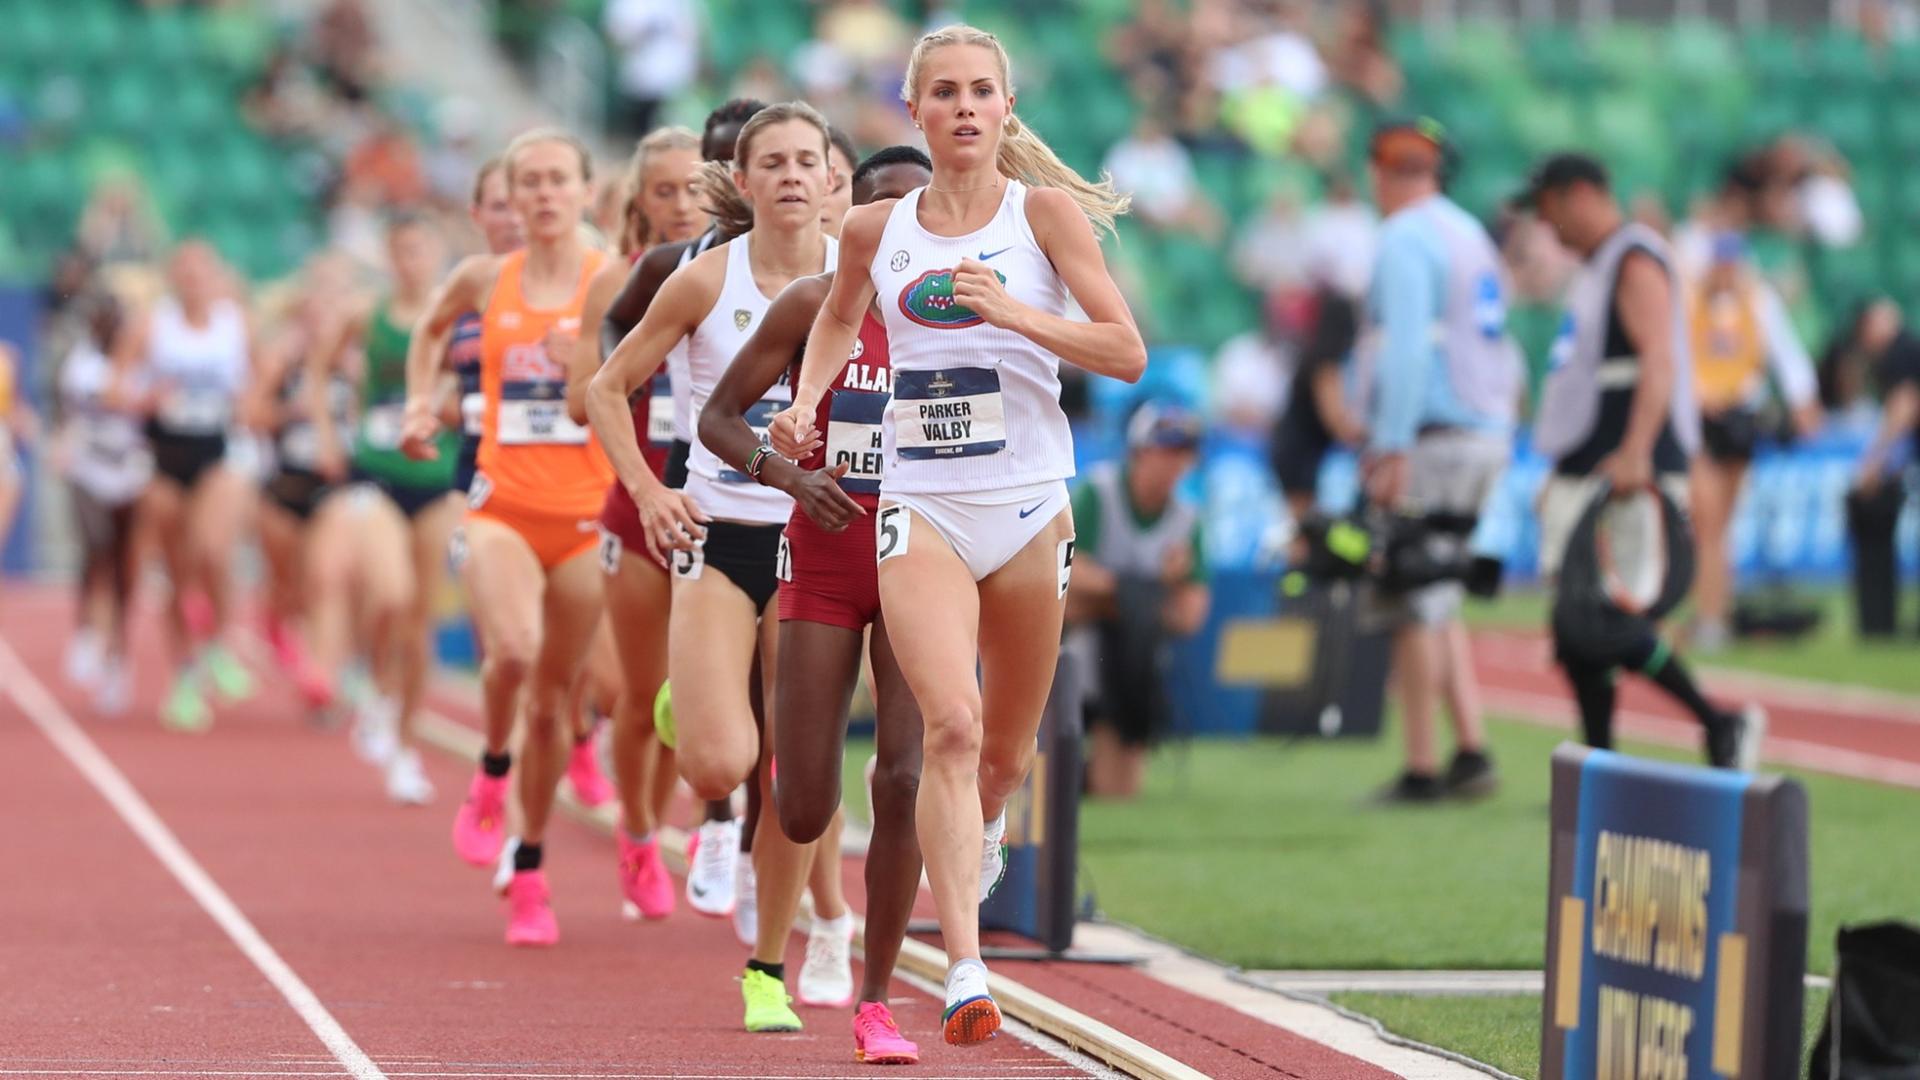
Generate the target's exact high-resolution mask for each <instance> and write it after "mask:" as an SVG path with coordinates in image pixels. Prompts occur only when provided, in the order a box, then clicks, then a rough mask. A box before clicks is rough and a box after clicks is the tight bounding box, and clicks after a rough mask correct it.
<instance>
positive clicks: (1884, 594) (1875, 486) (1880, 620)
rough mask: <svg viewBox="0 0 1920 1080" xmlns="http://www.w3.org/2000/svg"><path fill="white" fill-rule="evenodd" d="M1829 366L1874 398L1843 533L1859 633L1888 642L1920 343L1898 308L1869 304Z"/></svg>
mask: <svg viewBox="0 0 1920 1080" xmlns="http://www.w3.org/2000/svg"><path fill="white" fill-rule="evenodd" d="M1830 359H1832V360H1833V361H1834V363H1832V364H1831V365H1830V367H1831V369H1833V370H1835V371H1845V372H1850V373H1852V374H1851V375H1842V376H1840V378H1856V379H1857V378H1858V376H1859V375H1865V376H1866V377H1867V380H1870V381H1871V382H1872V383H1874V384H1875V385H1876V386H1877V388H1878V389H1879V391H1880V399H1881V413H1880V422H1879V425H1878V427H1877V428H1876V429H1875V431H1874V433H1873V438H1872V441H1871V442H1869V443H1868V444H1867V449H1866V452H1865V453H1863V454H1861V455H1860V462H1859V465H1858V466H1857V467H1856V469H1855V471H1854V478H1853V488H1852V490H1851V491H1849V492H1848V493H1847V533H1848V536H1849V539H1850V540H1851V541H1852V546H1853V586H1854V604H1855V609H1856V612H1857V615H1858V623H1857V625H1858V628H1859V632H1860V634H1861V636H1863V637H1887V636H1890V635H1892V634H1893V633H1894V632H1895V631H1896V630H1897V629H1898V625H1899V611H1898V608H1899V596H1900V568H1899V560H1898V558H1897V555H1896V548H1895V542H1894V535H1895V530H1896V529H1897V527H1898V523H1899V520H1900V514H1901V511H1902V509H1903V508H1904V507H1905V505H1906V503H1907V498H1908V496H1907V484H1906V475H1907V474H1908V473H1909V472H1910V471H1911V469H1912V468H1913V466H1914V464H1915V462H1916V461H1920V339H1917V338H1915V336H1914V334H1913V332H1912V331H1911V330H1909V329H1908V328H1907V327H1906V326H1905V325H1904V320H1903V318H1902V317H1901V314H1900V308H1899V306H1898V305H1896V304H1895V303H1893V302H1892V301H1891V300H1888V299H1885V298H1876V299H1874V300H1872V301H1870V302H1869V303H1867V304H1865V305H1863V306H1862V307H1861V308H1860V309H1859V311H1858V312H1856V313H1855V315H1854V318H1853V319H1852V320H1851V322H1850V323H1849V324H1848V327H1847V329H1846V331H1845V332H1844V333H1843V336H1842V338H1841V341H1840V342H1839V343H1838V345H1837V346H1836V347H1835V349H1834V351H1833V354H1832V355H1831V356H1830ZM1836 381H1838V380H1836Z"/></svg>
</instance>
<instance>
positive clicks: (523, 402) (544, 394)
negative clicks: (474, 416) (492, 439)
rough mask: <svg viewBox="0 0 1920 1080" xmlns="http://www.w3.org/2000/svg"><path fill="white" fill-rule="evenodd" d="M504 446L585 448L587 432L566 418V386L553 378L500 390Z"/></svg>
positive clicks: (500, 427)
mask: <svg viewBox="0 0 1920 1080" xmlns="http://www.w3.org/2000/svg"><path fill="white" fill-rule="evenodd" d="M499 423H500V426H499V438H500V445H502V446H585V445H586V444H587V429H586V428H583V427H581V426H580V425H579V424H576V423H574V422H573V418H572V417H570V416H568V415H567V399H566V384H564V383H562V382H559V381H558V380H554V379H541V380H538V381H532V382H512V383H508V384H506V385H505V386H504V387H502V388H501V399H500V421H499Z"/></svg>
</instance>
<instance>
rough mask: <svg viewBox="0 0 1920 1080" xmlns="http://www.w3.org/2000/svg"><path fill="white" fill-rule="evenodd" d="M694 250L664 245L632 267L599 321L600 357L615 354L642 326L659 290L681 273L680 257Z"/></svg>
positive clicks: (688, 244) (681, 245)
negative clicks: (634, 330) (622, 343)
mask: <svg viewBox="0 0 1920 1080" xmlns="http://www.w3.org/2000/svg"><path fill="white" fill-rule="evenodd" d="M692 246H693V245H692V243H691V242H690V241H683V242H681V243H678V244H661V245H659V246H658V247H655V248H654V249H652V250H651V251H648V252H647V253H646V254H645V255H642V256H640V261H639V262H637V263H634V264H633V270H632V271H631V272H630V273H628V274H627V278H626V281H625V282H624V283H623V284H622V285H621V286H620V292H619V293H618V294H617V295H616V296H614V298H613V303H612V304H610V305H608V307H607V315H606V318H604V319H601V320H600V349H601V355H603V356H612V355H613V350H614V349H616V348H618V347H619V346H620V341H621V339H622V338H624V337H626V336H627V335H628V334H630V333H632V332H633V328H634V327H636V326H639V325H640V320H641V318H643V317H644V316H645V315H646V314H647V308H649V307H651V306H653V298H654V297H655V296H658V295H659V294H660V286H662V285H665V284H666V283H667V279H668V278H670V277H672V276H673V272H674V271H675V270H677V269H679V267H680V257H681V256H682V255H684V254H686V252H687V249H688V248H690V247H692Z"/></svg>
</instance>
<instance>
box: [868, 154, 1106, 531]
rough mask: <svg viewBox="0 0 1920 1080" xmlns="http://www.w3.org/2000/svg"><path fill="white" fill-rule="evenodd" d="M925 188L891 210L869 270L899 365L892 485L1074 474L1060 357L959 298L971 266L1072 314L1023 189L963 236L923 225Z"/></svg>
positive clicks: (891, 416) (1010, 190)
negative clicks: (1031, 221)
mask: <svg viewBox="0 0 1920 1080" xmlns="http://www.w3.org/2000/svg"><path fill="white" fill-rule="evenodd" d="M925 190H926V189H925V188H921V189H919V190H917V191H913V192H910V193H909V194H908V195H907V196H906V197H904V198H902V199H901V200H900V201H899V202H898V203H895V204H894V207H893V212H892V214H891V215H890V216H889V217H888V218H887V225H886V228H885V230H884V231H883V232H882V233H881V235H880V246H879V248H878V249H877V250H876V251H875V252H874V257H873V264H872V266H871V267H870V268H869V270H870V273H871V274H872V277H873V284H874V288H875V290H876V293H877V295H878V298H879V305H880V311H881V314H882V316H883V317H884V318H885V319H886V325H887V345H888V352H889V355H890V356H891V358H892V364H893V402H892V404H891V406H890V407H889V408H888V410H887V422H886V426H885V432H884V435H885V438H884V442H885V452H886V478H885V481H884V483H883V488H884V490H885V491H888V492H893V491H898V492H900V493H902V494H913V493H925V494H943V493H964V492H971V491H992V490H998V489H1004V488H1013V487H1020V486H1024V485H1028V484H1037V483H1042V482H1045V481H1048V480H1060V479H1064V478H1066V477H1069V476H1072V475H1073V434H1072V432H1071V431H1069V430H1068V428H1067V417H1066V414H1065V413H1064V412H1062V411H1061V410H1060V358H1059V357H1057V356H1055V355H1053V354H1052V353H1050V352H1048V351H1047V350H1045V349H1043V348H1041V347H1040V346H1039V345H1036V344H1034V343H1033V342H1032V341H1030V340H1028V339H1027V338H1025V337H1022V336H1021V335H1019V334H1016V333H1014V332H1013V331H1011V330H1004V329H1001V328H1000V327H996V326H993V325H991V324H989V323H988V322H987V321H986V320H985V319H983V318H981V317H980V316H979V315H978V314H976V313H975V312H973V311H971V310H969V309H968V308H966V307H965V306H964V305H962V304H960V303H959V301H957V300H955V299H954V295H953V271H954V268H955V267H957V266H959V265H960V260H962V259H975V260H978V261H979V262H982V263H985V264H986V265H987V266H988V267H989V268H991V269H992V270H993V271H994V272H995V273H996V274H997V275H998V276H999V278H1000V280H1001V282H1002V283H1003V284H1004V285H1005V286H1006V290H1007V292H1008V293H1009V294H1010V295H1011V296H1012V297H1013V298H1014V299H1016V300H1018V301H1020V302H1021V303H1023V304H1026V305H1028V306H1030V307H1033V308H1036V309H1038V310H1040V311H1044V312H1047V313H1049V314H1052V315H1061V316H1064V315H1065V314H1066V310H1067V289H1066V285H1065V284H1064V283H1063V282H1062V281H1061V280H1060V275H1059V274H1058V273H1057V272H1056V271H1055V270H1054V268H1053V264H1052V263H1051V262H1049V261H1048V259H1047V256H1046V254H1045V253H1044V252H1042V251H1041V250H1040V245H1039V243H1038V242H1037V241H1035V240H1034V237H1033V230H1032V228H1031V227H1029V225H1028V224H1027V188H1026V186H1025V185H1024V184H1021V183H1020V182H1019V181H1018V180H1008V181H1007V187H1006V192H1005V194H1004V195H1003V196H1002V198H1001V202H1000V209H999V211H998V212H996V213H995V214H994V216H993V220H991V221H989V222H987V224H986V225H985V226H983V227H981V228H980V229H977V230H975V231H974V232H971V233H968V234H967V235H965V236H936V235H934V234H933V233H931V232H928V231H927V229H926V228H925V227H924V226H922V225H921V224H920V218H919V208H920V196H921V193H922V192H924V191H925Z"/></svg>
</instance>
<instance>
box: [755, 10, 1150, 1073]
mask: <svg viewBox="0 0 1920 1080" xmlns="http://www.w3.org/2000/svg"><path fill="white" fill-rule="evenodd" d="M1010 76H1011V73H1010V71H1009V70H1008V64H1007V54H1006V50H1005V49H1004V48H1002V47H1001V45H1000V42H999V40H998V39H996V38H995V37H994V36H993V35H992V34H989V33H987V32H985V31H982V30H977V29H974V28H972V27H967V26H950V27H947V28H945V29H942V30H937V31H935V32H933V33H931V34H928V35H926V36H925V37H923V38H921V39H920V42H919V44H918V45H916V46H915V48H914V51H913V56H912V58H911V59H910V60H909V62H908V64H907V78H906V83H905V85H904V86H903V87H902V96H903V97H904V98H905V99H906V102H907V109H908V112H909V113H910V114H911V115H912V116H913V119H914V122H915V123H916V124H917V125H918V126H919V127H920V128H921V130H922V131H924V132H925V133H926V139H927V148H928V152H929V154H930V156H931V157H932V159H933V181H932V183H931V184H930V185H929V186H927V187H925V188H922V189H920V190H919V191H915V192H913V193H911V194H909V195H907V196H906V197H905V198H902V199H898V200H888V201H885V202H876V203H872V204H870V205H868V206H864V207H859V208H856V209H855V210H854V211H853V212H852V213H850V214H849V215H848V216H847V221H846V225H845V228H844V230H843V232H842V246H841V249H840V258H839V272H838V273H837V274H836V275H835V277H834V282H833V288H832V291H831V293H830V294H829V296H828V298H827V303H826V306H825V307H824V308H822V310H821V312H820V317H819V319H818V320H817V321H816V322H815V324H814V327H813V331H812V333H811V335H810V336H809V338H808V341H807V352H806V358H805V360H804V362H803V364H802V367H801V374H800V385H798V386H796V387H795V388H794V402H793V408H792V409H790V410H788V411H787V412H785V413H782V414H781V415H780V416H779V417H778V418H777V419H776V420H775V422H774V424H773V426H772V430H771V437H772V439H773V442H774V446H775V448H776V449H777V450H779V452H780V453H781V454H783V455H785V456H787V457H801V456H803V455H804V454H806V453H808V452H810V451H811V450H812V449H813V448H815V447H817V446H819V445H820V444H821V441H822V436H823V433H822V432H819V431H818V430H816V420H815V416H816V411H817V408H818V405H819V402H820V400H821V398H822V396H823V395H824V394H825V393H826V391H827V388H828V387H829V386H830V385H832V383H833V382H834V380H835V379H836V378H838V376H839V374H840V372H841V369H842V368H843V367H844V366H845V364H846V363H847V358H848V354H849V352H850V351H851V349H852V346H853V343H854V339H855V336H856V334H857V333H858V330H859V327H860V321H861V318H862V316H863V315H864V314H865V312H866V310H867V306H868V304H869V303H871V302H873V301H874V300H876V298H877V300H878V302H879V309H880V311H881V312H882V314H883V316H884V318H885V320H886V327H887V338H888V341H889V343H890V346H891V351H892V360H893V372H894V383H893V401H892V404H891V406H890V407H889V410H888V412H887V414H886V416H885V419H884V423H883V429H882V436H883V438H882V443H883V446H882V453H883V455H884V457H885V468H884V472H883V477H884V478H883V480H882V482H881V489H880V509H879V513H877V514H876V515H875V516H874V528H876V529H877V534H876V547H877V552H878V555H877V557H878V560H879V576H880V603H881V609H882V612H883V615H884V618H885V619H886V622H887V625H888V626H889V627H890V634H891V637H892V640H893V644H894V649H895V652H896V654H897V655H898V657H899V661H900V667H901V670H902V671H903V672H904V673H905V675H906V678H907V682H908V684H909V685H910V686H911V687H912V688H913V693H914V697H915V698H916V699H917V700H918V701H919V703H920V708H921V711H922V713H923V715H924V716H925V722H926V737H925V761H924V765H923V770H922V776H921V781H920V795H919V803H918V828H919V834H920V846H921V849H922V851H923V852H924V854H925V858H926V865H927V875H928V878H929V880H930V881H931V882H932V885H933V892H934V899H935V901H936V904H937V907H938V909H939V913H940V925H941V932H942V935H943V937H944V940H945V944H946V948H947V955H948V958H949V960H950V961H951V962H952V967H951V969H950V970H949V972H948V975H947V1001H946V1011H945V1014H944V1019H945V1029H946V1032H945V1033H946V1039H947V1041H948V1042H950V1043H975V1042H980V1041H983V1040H985V1039H987V1038H990V1037H992V1035H993V1034H994V1033H995V1032H996V1031H998V1030H999V1027H1000V1011H999V1009H998V1007H997V1006H996V1005H995V1004H994V1003H993V999H992V997H991V996H990V995H989V994H988V991H987V980H986V968H985V966H984V965H982V964H981V962H980V942H979V905H980V901H981V899H983V898H984V895H985V893H986V892H987V891H988V890H990V889H991V888H992V886H993V884H994V882H995V880H997V878H998V877H999V874H1000V871H1001V869H1002V867H1003V866H1004V859H1005V856H1004V853H1003V852H1002V850H1001V847H1000V841H1001V837H1002V835H1003V834H1004V830H1005V809H1006V803H1007V799H1008V798H1009V796H1011V795H1012V794H1013V792H1014V790H1015V789H1016V788H1018V787H1019V785H1020V784H1021V782H1022V781H1023V780H1024V779H1025V778H1026V774H1027V771H1028V769H1029V768H1030V767H1031V765H1032V762H1033V750H1034V734H1035V732H1036V731H1037V730H1038V728H1039V724H1040V714H1041V710H1042V709H1043V708H1044V707H1045V705H1046V700H1047V694H1048V691H1049V689H1050V688H1051V686H1052V682H1053V672H1054V665H1055V660H1056V658H1057V656H1058V653H1059V646H1060V624H1061V618H1062V615H1063V611H1064V608H1063V603H1064V597H1065V595H1066V583H1067V575H1068V571H1069V567H1070V566H1071V564H1072V558H1073V517H1072V513H1071V511H1070V510H1069V508H1068V505H1067V490H1066V484H1065V480H1066V478H1067V477H1069V476H1071V475H1073V440H1072V436H1071V434H1070V433H1069V431H1068V428H1067V420H1066V415H1065V414H1064V413H1063V412H1061V410H1060V402H1059V397H1060V377H1059V369H1060V363H1061V361H1063V360H1064V361H1066V362H1067V363H1070V364H1074V365H1077V366H1079V367H1082V368H1084V369H1086V370H1088V371H1092V372H1097V373H1099V374H1102V375H1110V376H1113V377H1115V378H1120V379H1125V380H1128V381H1133V380H1136V379H1138V378H1139V377H1140V375H1141V373H1142V372H1143V371H1145V369H1146V360H1147V358H1146V346H1145V344H1144V343H1143V342H1142V341H1141V339H1140V332H1139V330H1138V329H1137V328H1136V327H1135V325H1134V321H1133V314H1132V312H1130V311H1129V310H1128V309H1127V304H1126V301H1125V300H1124V299H1123V298H1122V297H1121V295H1120V291H1119V289H1118V288H1116V287H1115V286H1114V284H1113V279H1112V278H1111V277H1110V276H1109V275H1108V273H1107V268H1106V264H1105V262H1104V261H1103V260H1102V258H1101V255H1100V245H1099V241H1098V239H1097V238H1096V235H1095V228H1096V226H1097V227H1099V228H1102V229H1110V228H1111V227H1112V225H1113V221H1114V219H1115V217H1117V216H1118V215H1119V214H1122V213H1124V212H1125V211H1126V208H1127V200H1126V198H1125V197H1124V196H1121V195H1118V194H1116V193H1115V192H1114V191H1113V188H1112V186H1111V185H1110V184H1108V183H1105V182H1101V183H1092V182H1089V181H1087V180H1085V179H1083V178H1081V177H1080V176H1079V175H1078V174H1076V173H1074V172H1073V170H1071V169H1069V168H1068V167H1067V166H1066V165H1065V164H1063V163H1062V162H1061V161H1060V159H1059V158H1058V157H1057V156H1055V155H1054V153H1053V151H1052V150H1050V149H1049V148H1048V147H1047V145H1046V143H1044V142H1042V141H1041V140H1040V138H1039V136H1038V135H1036V134H1035V133H1034V132H1033V131H1032V130H1031V129H1029V128H1027V127H1026V126H1025V125H1024V124H1022V123H1021V122H1020V121H1019V120H1018V119H1017V118H1016V117H1015V116H1014V113H1013V108H1014V100H1015V98H1014V94H1013V88H1012V83H1011V77H1010ZM1069 296H1071V298H1072V299H1073V300H1075V301H1077V302H1078V303H1079V305H1080V307H1081V308H1082V310H1084V311H1085V312H1086V315H1087V320H1088V321H1085V322H1079V321H1074V320H1070V319H1068V318H1067V317H1066V310H1067V301H1068V298H1069ZM976 658H977V660H978V667H979V671H980V677H979V678H978V679H977V680H976V678H975V662H976Z"/></svg>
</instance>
